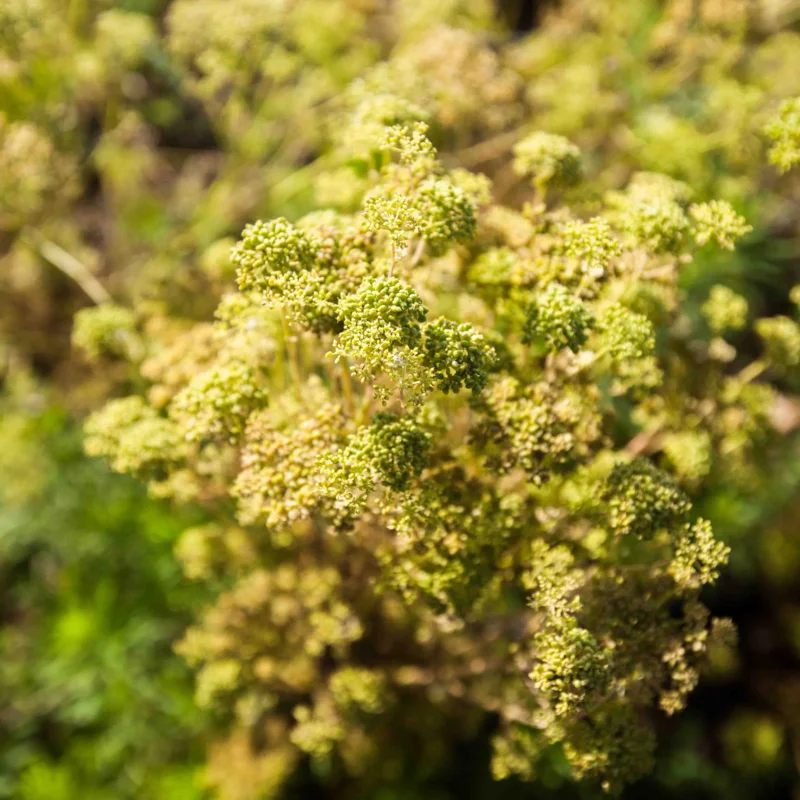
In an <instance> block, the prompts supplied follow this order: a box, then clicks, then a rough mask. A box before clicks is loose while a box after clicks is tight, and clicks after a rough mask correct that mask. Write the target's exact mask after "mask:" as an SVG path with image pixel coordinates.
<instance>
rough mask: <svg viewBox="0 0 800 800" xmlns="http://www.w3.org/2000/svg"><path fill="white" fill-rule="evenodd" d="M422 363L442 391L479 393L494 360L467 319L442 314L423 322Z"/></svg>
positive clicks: (486, 380) (484, 342) (490, 350)
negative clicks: (465, 320) (450, 317)
mask: <svg viewBox="0 0 800 800" xmlns="http://www.w3.org/2000/svg"><path fill="white" fill-rule="evenodd" d="M422 350H423V353H424V355H423V364H424V365H425V367H426V368H427V369H429V370H430V371H431V374H432V377H433V381H434V382H435V383H436V385H437V386H438V388H439V389H440V390H441V391H443V392H444V393H445V394H447V393H448V392H458V391H460V390H461V389H462V388H467V389H469V390H470V391H471V392H472V393H473V394H478V393H480V392H481V391H482V390H483V388H484V387H485V386H486V383H487V382H488V380H489V370H490V368H491V367H492V365H493V364H494V361H495V352H494V348H493V347H492V346H491V345H490V344H489V343H488V342H487V341H486V339H485V338H484V337H483V335H482V334H481V333H479V332H478V331H476V330H475V328H473V327H472V325H470V324H469V323H468V322H462V323H456V322H453V321H452V320H449V319H445V318H444V317H442V318H440V319H437V320H436V321H435V322H431V323H428V324H427V325H425V326H424V330H423V339H422Z"/></svg>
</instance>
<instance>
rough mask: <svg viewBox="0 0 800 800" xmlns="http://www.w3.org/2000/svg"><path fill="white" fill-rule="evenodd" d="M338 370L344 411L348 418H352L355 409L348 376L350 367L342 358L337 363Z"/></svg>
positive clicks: (351, 382) (350, 378)
mask: <svg viewBox="0 0 800 800" xmlns="http://www.w3.org/2000/svg"><path fill="white" fill-rule="evenodd" d="M339 370H340V374H341V376H342V397H343V398H344V409H345V411H346V412H347V414H348V415H349V416H351V417H352V416H354V415H355V411H356V407H355V402H354V400H353V379H352V377H351V376H350V367H349V366H348V365H347V359H346V358H343V359H342V360H341V361H339Z"/></svg>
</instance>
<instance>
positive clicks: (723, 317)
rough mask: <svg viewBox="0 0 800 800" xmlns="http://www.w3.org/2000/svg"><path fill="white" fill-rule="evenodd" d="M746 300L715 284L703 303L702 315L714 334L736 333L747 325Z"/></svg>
mask: <svg viewBox="0 0 800 800" xmlns="http://www.w3.org/2000/svg"><path fill="white" fill-rule="evenodd" d="M747 313H748V306H747V300H746V299H745V298H744V297H742V296H741V295H738V294H736V292H734V291H733V289H729V288H728V287H727V286H723V285H722V284H717V285H716V286H713V287H712V288H711V292H710V293H709V295H708V300H706V302H705V303H703V315H704V316H705V318H706V319H707V320H708V324H709V326H710V327H711V330H712V331H714V333H724V332H725V331H729V330H732V331H738V330H741V329H742V328H744V326H745V325H747Z"/></svg>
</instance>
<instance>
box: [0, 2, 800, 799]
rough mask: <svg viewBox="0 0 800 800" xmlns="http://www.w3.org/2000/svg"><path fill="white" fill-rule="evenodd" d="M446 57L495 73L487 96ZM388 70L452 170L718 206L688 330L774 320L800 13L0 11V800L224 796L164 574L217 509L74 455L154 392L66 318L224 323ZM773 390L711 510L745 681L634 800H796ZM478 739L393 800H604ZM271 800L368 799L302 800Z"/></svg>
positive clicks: (612, 8)
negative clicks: (549, 176)
mask: <svg viewBox="0 0 800 800" xmlns="http://www.w3.org/2000/svg"><path fill="white" fill-rule="evenodd" d="M441 25H447V26H449V27H448V28H447V29H442V28H440V27H438V26H441ZM443 30H444V31H445V32H444V33H443ZM453 31H467V32H469V36H470V37H472V38H469V39H468V41H469V42H470V43H473V42H478V43H479V44H480V45H481V46H482V47H484V48H487V50H486V51H485V52H490V53H492V54H493V55H494V56H496V57H497V58H498V59H500V66H497V67H496V69H495V71H494V72H493V73H492V80H494V81H495V84H492V85H491V86H489V87H488V88H489V89H492V90H493V91H494V94H491V93H489V94H487V93H486V91H487V86H488V84H487V82H486V81H485V80H484V77H483V76H482V75H481V74H480V72H479V71H474V72H470V71H469V70H467V69H466V66H467V65H468V64H469V63H470V60H471V59H472V56H473V55H474V53H473V51H471V50H470V47H472V46H473V45H472V44H470V45H469V46H467V45H463V41H464V40H462V39H461V38H459V36H457V35H455V34H454V33H453ZM447 36H450V37H451V38H449V39H448V38H443V37H447ZM476 46H477V45H476ZM459 48H461V50H459ZM476 52H477V51H476ZM480 52H484V51H480ZM459 57H460V58H461V59H462V61H461V62H458V61H457V59H458V58H459ZM387 58H392V59H393V60H395V61H396V62H397V63H399V64H400V65H401V67H402V68H403V69H405V71H406V73H408V74H413V73H415V72H421V74H422V76H423V78H424V79H426V80H428V81H429V82H431V83H432V84H435V87H436V92H438V95H437V103H438V105H437V109H438V112H439V113H438V116H437V118H436V120H435V126H434V127H435V133H436V136H437V144H438V146H439V147H440V150H441V152H442V153H443V154H444V156H445V157H446V158H450V159H451V160H452V163H454V164H458V163H463V164H465V165H466V166H469V167H470V168H473V169H477V170H479V171H483V172H486V173H487V174H492V175H493V176H502V175H503V170H504V169H505V167H506V166H507V165H506V164H505V163H504V162H503V160H502V156H501V154H502V153H504V152H505V151H507V149H508V144H509V143H511V142H513V141H514V137H515V136H518V131H519V129H520V126H524V125H525V123H526V121H530V120H531V119H535V125H536V126H537V127H539V128H543V129H546V130H549V131H552V132H555V133H561V134H564V135H568V136H569V137H570V138H572V139H573V140H574V141H576V142H577V143H578V144H580V145H581V147H582V149H583V150H584V152H585V153H586V154H587V157H588V159H589V162H590V167H591V168H592V169H593V172H594V176H595V178H596V185H597V186H602V187H606V188H614V187H617V186H619V185H621V184H623V183H624V181H625V179H626V178H627V176H629V175H630V174H631V173H632V172H633V171H635V170H637V169H651V170H657V171H660V172H665V173H668V174H671V175H673V176H674V177H676V178H681V179H686V180H688V181H690V182H691V184H692V185H693V186H695V187H697V188H698V190H699V191H700V192H701V193H703V194H704V195H705V194H707V195H709V196H711V195H717V196H722V197H725V198H727V199H729V200H731V202H733V203H734V204H735V205H736V206H737V207H738V208H740V209H742V210H743V212H744V213H745V215H746V216H747V217H748V220H749V221H750V222H751V223H752V224H753V225H754V227H755V230H754V232H753V234H751V236H750V237H749V238H748V240H747V242H746V243H745V245H744V246H743V247H742V248H741V249H740V250H739V251H738V252H737V254H736V255H735V256H725V257H722V256H715V257H714V258H711V257H710V256H709V257H708V258H706V259H705V260H702V259H701V260H697V261H696V262H695V263H694V264H693V265H691V267H690V268H689V269H687V270H686V272H685V274H684V286H683V288H684V290H685V292H686V294H687V297H688V298H689V303H690V308H691V307H692V306H691V304H692V303H694V308H695V313H697V314H699V313H700V312H699V308H700V305H701V304H702V302H703V301H704V300H705V298H706V296H707V294H708V288H709V286H710V285H711V284H713V283H715V282H719V281H720V280H722V282H724V283H726V284H727V285H730V286H731V287H733V288H735V289H736V291H738V292H739V293H741V294H743V295H744V296H746V297H747V298H748V300H749V302H750V304H751V307H752V308H754V309H755V310H756V312H757V314H758V315H760V316H763V315H765V314H781V313H787V310H788V308H789V302H788V290H789V288H790V287H791V286H793V285H795V284H797V283H800V241H799V240H798V234H799V233H800V227H799V225H798V223H799V222H800V213H798V212H800V180H799V179H798V178H796V177H791V176H787V177H786V178H779V177H778V176H777V174H776V173H775V171H774V170H772V169H771V168H770V167H769V166H768V164H767V162H766V159H765V158H764V156H763V152H762V151H763V146H762V143H761V140H760V133H759V131H760V129H761V127H762V126H763V122H764V121H765V120H766V119H767V118H768V117H769V116H770V115H771V114H773V113H774V111H775V108H776V106H777V104H778V102H779V101H780V100H782V99H783V98H785V97H787V96H791V95H793V94H800V71H798V69H797V64H798V63H800V3H798V2H794V1H793V0H772V1H770V0H685V2H680V1H679V0H674V2H667V0H663V2H660V1H659V0H613V2H612V0H585V1H584V2H576V1H575V0H572V1H571V2H570V0H564V2H557V0H551V2H547V3H538V4H537V3H535V2H498V3H492V2H490V1H489V0H441V2H423V1H422V0H419V1H418V2H414V0H402V1H401V0H398V1H397V2H394V3H390V2H380V1H379V0H349V1H348V0H300V1H299V2H294V3H281V2H276V1H274V0H174V1H173V2H168V1H167V0H118V2H112V0H69V2H68V0H2V2H0V359H1V363H0V370H2V379H3V389H2V398H1V399H0V412H1V413H2V419H1V421H0V601H1V605H0V609H2V611H1V612H0V613H2V629H0V698H2V699H0V798H19V799H20V800H78V798H80V799H81V800H84V799H85V798H90V799H91V798H144V799H145V800H150V798H152V799H153V800H167V798H169V800H183V798H186V800H195V798H198V799H199V798H204V797H207V796H210V795H209V794H207V791H208V790H207V788H206V787H205V783H204V780H203V769H202V765H203V764H204V763H205V760H206V755H207V753H206V750H207V747H208V743H209V741H211V740H212V736H211V731H212V730H213V728H214V725H215V720H214V719H213V714H211V713H210V712H208V711H201V710H200V709H199V708H198V707H197V705H196V704H195V701H194V697H193V681H192V676H191V674H190V671H189V669H188V668H187V667H186V666H185V665H184V663H183V661H182V660H181V659H180V658H179V657H178V656H177V655H175V654H174V653H173V651H172V644H173V643H174V641H175V640H176V639H177V638H179V636H180V634H181V633H182V631H183V630H184V629H185V627H186V625H187V623H188V622H189V621H190V620H191V619H192V616H193V614H195V613H196V612H197V609H198V608H201V607H202V606H203V604H204V603H205V601H206V599H207V598H206V595H205V594H204V593H205V592H206V591H207V590H208V589H207V587H203V586H199V585H197V584H194V583H190V582H188V581H186V580H185V579H184V578H183V575H182V572H181V568H180V565H179V563H178V560H177V559H176V557H175V555H174V552H173V551H174V547H175V544H176V541H177V539H178V536H179V534H180V532H181V531H183V530H184V529H186V528H187V527H189V526H191V525H195V524H199V523H200V522H202V521H203V512H202V511H200V510H196V511H192V510H188V511H187V510H186V509H183V510H177V509H176V508H174V507H173V506H171V505H168V504H166V503H165V502H162V501H160V500H158V499H157V498H152V497H147V496H146V493H145V491H144V489H143V488H142V487H140V486H139V485H138V484H136V483H135V482H133V481H131V480H129V479H127V478H124V477H121V476H119V475H113V474H111V473H110V472H109V471H108V469H107V468H106V467H105V466H104V465H102V464H101V463H99V462H97V461H94V460H90V459H88V458H87V457H85V456H84V455H83V454H82V446H81V434H80V421H81V419H82V417H83V416H84V415H85V413H86V411H87V410H88V409H90V408H92V407H94V406H96V405H97V403H98V401H100V400H102V399H103V398H105V397H107V396H108V395H109V394H111V393H113V392H114V391H117V388H118V387H119V386H120V385H122V386H124V385H125V384H126V382H130V381H135V380H136V378H134V377H133V376H132V373H128V372H127V370H126V367H125V365H124V364H123V363H121V362H119V361H115V360H114V359H113V358H109V359H107V360H105V361H102V362H101V364H100V366H99V367H98V365H97V364H94V365H92V364H90V363H88V362H87V361H86V359H85V358H84V357H83V356H82V355H81V354H80V353H79V352H77V351H76V350H74V349H73V348H72V346H71V344H70V335H71V333H70V332H71V328H72V317H73V314H74V313H75V312H76V311H78V310H79V309H80V308H82V307H85V306H86V305H88V304H89V303H91V302H92V301H95V302H96V301H103V300H105V299H107V297H109V296H110V297H114V298H115V299H118V300H121V301H127V302H130V303H135V304H138V305H140V306H142V305H145V306H149V307H151V308H157V309H159V310H160V311H161V312H162V316H163V318H164V319H166V318H168V317H169V315H170V314H176V315H177V314H180V316H182V317H183V318H185V319H203V318H206V317H208V315H209V313H210V311H211V310H212V309H213V308H214V306H215V304H216V301H217V299H218V297H219V294H220V292H221V288H220V287H221V286H222V285H223V284H224V282H225V281H226V280H228V279H229V278H230V265H229V263H228V260H227V251H228V248H229V246H230V243H231V239H230V237H235V236H237V235H238V233H239V231H240V229H241V228H242V226H243V225H244V224H245V223H246V222H247V221H250V220H252V219H254V218H257V217H261V216H267V215H273V216H274V215H277V214H286V215H287V216H290V217H296V216H298V215H300V214H303V213H306V212H308V211H309V210H311V209H312V208H314V207H315V203H317V202H321V201H320V197H319V195H320V192H321V189H320V188H319V187H320V185H322V184H325V182H324V181H321V182H320V181H317V180H316V179H317V178H318V177H319V176H320V174H322V173H324V172H325V170H326V163H325V154H326V152H327V150H328V149H329V147H330V142H331V141H332V140H333V139H335V130H332V128H334V129H335V127H336V122H335V120H336V112H337V109H338V106H337V98H338V97H339V96H341V95H342V94H343V93H346V91H347V90H348V88H347V87H348V86H349V85H350V84H351V83H352V81H353V80H355V79H356V78H358V77H359V76H363V75H366V76H367V80H369V79H370V77H369V76H373V79H374V76H375V74H376V69H377V68H376V67H375V65H376V64H377V63H378V62H379V61H381V60H383V59H387ZM401 71H402V70H401ZM481 91H483V92H484V94H483V95H482V94H481ZM471 101H472V102H471ZM489 112H492V113H489ZM331 120H334V122H333V123H332V122H331ZM504 137H505V138H504ZM493 142H494V143H495V144H496V145H497V147H493ZM325 185H326V186H327V191H328V194H329V198H328V199H329V200H330V197H333V198H334V199H333V200H331V202H334V201H336V202H342V203H344V204H346V198H345V199H344V200H342V198H341V197H339V198H337V197H336V191H337V189H338V190H339V191H340V193H341V191H345V190H346V187H344V189H343V188H342V187H340V186H339V185H338V184H337V181H336V175H335V174H332V175H331V176H330V180H328V181H327V184H325ZM315 193H316V194H315ZM749 335H750V334H747V333H745V334H743V339H742V341H740V342H737V347H739V348H740V349H742V350H743V351H745V352H746V351H747V350H748V348H750V349H755V346H756V345H755V344H754V342H751V341H749V340H748V338H747V337H748V336H749ZM114 346H115V347H118V348H125V347H129V346H132V345H131V343H130V342H127V343H126V342H116V343H115V344H114ZM111 349H113V348H111ZM779 388H780V389H781V391H782V394H783V396H784V397H785V398H786V404H785V409H784V413H783V416H782V418H781V419H780V420H778V422H777V423H776V424H779V425H781V426H782V429H783V430H784V431H785V434H786V436H785V439H784V443H783V446H782V448H780V450H779V452H775V453H772V454H771V457H770V461H769V463H766V464H765V465H764V469H763V471H762V472H761V473H759V474H752V475H748V476H747V479H746V480H744V481H742V482H741V485H736V486H731V485H711V486H708V487H706V488H705V489H704V490H703V494H702V496H700V497H698V498H696V500H697V502H698V504H699V508H700V512H701V514H702V515H703V516H707V517H709V518H710V519H712V520H713V521H714V524H715V530H716V532H717V533H718V535H720V536H721V537H722V538H723V539H725V540H726V541H727V542H728V543H730V544H731V545H732V548H733V554H732V563H731V566H730V567H729V569H728V570H727V572H726V573H725V575H724V576H723V579H722V580H721V581H720V583H719V584H718V586H717V587H716V588H715V589H714V591H713V593H712V594H711V595H710V596H709V597H708V603H709V606H710V608H711V610H712V613H714V614H715V615H721V616H730V617H732V618H733V619H734V621H735V622H736V624H737V626H738V628H739V632H740V642H739V647H738V651H737V655H736V658H735V659H732V660H727V661H724V662H721V663H717V664H715V667H714V670H713V673H712V674H711V675H709V676H707V678H706V679H705V680H704V682H703V683H702V684H701V687H700V688H699V689H698V690H697V691H696V692H695V694H694V695H693V697H692V700H691V702H690V707H689V709H688V711H687V712H686V713H684V714H682V715H678V716H677V717H676V718H673V719H669V720H667V719H660V720H659V726H660V731H659V733H660V738H659V742H660V744H659V751H658V759H657V766H656V770H655V772H654V774H653V775H652V776H651V777H649V778H647V779H646V780H644V781H642V782H641V783H640V784H638V785H636V786H634V787H631V788H630V789H628V790H626V793H625V797H630V798H639V797H641V798H645V797H648V798H653V797H655V798H674V797H681V798H694V797H696V798H720V799H721V798H725V800H738V798H741V799H742V800H744V799H745V798H748V799H749V798H751V797H753V796H758V797H761V798H775V800H783V799H784V798H789V797H796V798H800V778H798V770H799V769H800V502H798V499H799V495H798V492H800V444H799V443H798V439H797V437H796V436H795V435H794V430H795V429H796V427H797V423H796V419H795V417H796V416H797V411H796V408H795V406H794V405H793V401H792V400H791V397H792V396H793V395H794V394H795V393H796V391H797V388H798V387H797V385H796V384H793V383H792V381H791V379H790V378H788V377H787V378H786V379H785V380H782V381H780V382H779ZM491 734H492V730H491V727H489V728H487V729H482V730H469V731H453V732H452V734H451V735H450V741H451V742H452V748H451V751H450V752H448V753H446V754H443V755H442V756H441V757H440V758H438V759H437V761H436V763H437V767H436V769H434V770H432V771H431V773H430V774H429V775H428V776H427V777H426V778H425V780H424V781H423V782H421V783H417V784H414V785H412V784H408V783H404V782H403V781H402V780H399V781H398V783H397V786H395V787H387V788H385V789H384V790H382V792H383V793H382V794H380V798H385V800H390V798H391V799H392V800H394V798H397V799H398V800H399V798H412V797H414V798H423V797H424V798H431V800H434V799H435V800H439V798H442V800H444V799H445V798H451V797H452V798H456V797H458V798H484V797H496V798H526V797H536V798H588V797H594V796H597V794H598V793H597V791H596V790H594V789H592V788H589V787H584V786H578V785H576V784H574V783H572V782H571V781H570V780H569V779H568V778H567V777H566V775H567V770H566V767H565V765H564V764H562V763H560V761H559V760H558V758H556V757H554V758H553V759H552V760H551V762H548V764H547V766H546V769H544V770H543V772H542V773H541V775H540V776H539V779H538V781H537V782H536V783H534V784H531V785H523V784H516V783H513V782H505V783H502V784H493V783H492V782H491V779H490V777H489V767H488V764H489V757H490V754H489V744H488V741H489V737H490V736H491ZM284 796H285V797H297V798H314V797H337V798H338V797H342V798H345V797H347V798H362V797H363V798H367V797H378V795H376V794H374V792H373V793H369V794H364V793H363V792H362V790H360V789H359V788H358V787H352V786H347V785H341V786H333V787H331V786H323V785H321V784H319V783H318V782H317V781H316V779H315V778H314V777H313V776H312V775H311V774H310V773H303V772H301V773H300V775H299V777H297V778H296V779H294V782H293V783H292V784H291V785H290V786H288V787H287V788H286V789H285V792H284ZM231 797H233V795H231ZM242 797H243V798H244V797H245V795H242Z"/></svg>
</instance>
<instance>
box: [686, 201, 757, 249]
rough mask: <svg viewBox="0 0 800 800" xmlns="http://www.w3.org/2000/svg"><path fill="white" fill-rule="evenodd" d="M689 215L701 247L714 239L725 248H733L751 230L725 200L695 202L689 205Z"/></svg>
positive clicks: (751, 227)
mask: <svg viewBox="0 0 800 800" xmlns="http://www.w3.org/2000/svg"><path fill="white" fill-rule="evenodd" d="M689 216H690V217H691V218H692V220H693V221H694V237H695V239H696V240H697V243H698V244H699V245H700V246H701V247H702V246H703V245H704V244H706V243H707V242H710V241H715V242H716V243H717V244H718V245H719V246H720V247H722V248H724V249H725V250H733V249H734V248H735V247H736V242H737V241H738V240H739V239H741V238H742V237H743V236H745V235H746V234H748V233H750V231H752V230H753V226H752V225H748V224H747V221H746V220H745V218H744V217H743V216H741V215H740V214H737V213H736V211H735V210H734V208H733V206H732V205H731V204H730V203H728V202H726V201H725V200H712V201H711V202H709V203H695V204H694V205H692V206H690V207H689Z"/></svg>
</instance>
